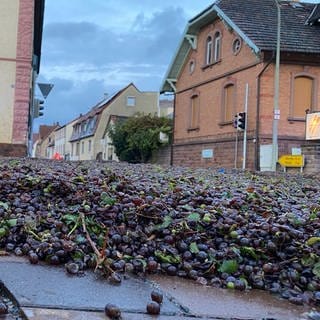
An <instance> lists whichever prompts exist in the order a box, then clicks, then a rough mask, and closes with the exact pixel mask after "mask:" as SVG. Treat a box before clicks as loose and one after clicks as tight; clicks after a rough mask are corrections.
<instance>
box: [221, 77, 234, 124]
mask: <svg viewBox="0 0 320 320" xmlns="http://www.w3.org/2000/svg"><path fill="white" fill-rule="evenodd" d="M234 105H235V86H234V84H233V83H229V84H227V85H226V86H225V87H224V89H223V104H222V118H223V119H222V121H223V122H230V121H232V120H233V115H234Z"/></svg>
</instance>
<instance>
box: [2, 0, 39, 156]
mask: <svg viewBox="0 0 320 320" xmlns="http://www.w3.org/2000/svg"><path fill="white" fill-rule="evenodd" d="M43 14H44V0H1V1H0V71H1V72H0V97H1V99H0V115H1V117H0V156H26V155H27V153H28V144H29V143H30V145H31V143H32V132H31V131H32V118H33V115H32V108H33V103H32V102H33V92H34V84H35V80H36V77H37V74H38V73H39V66H40V56H41V39H42V27H43Z"/></svg>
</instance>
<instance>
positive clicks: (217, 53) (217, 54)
mask: <svg viewBox="0 0 320 320" xmlns="http://www.w3.org/2000/svg"><path fill="white" fill-rule="evenodd" d="M220 58H221V33H220V32H219V31H217V32H216V33H215V35H214V62H217V61H219V60H220Z"/></svg>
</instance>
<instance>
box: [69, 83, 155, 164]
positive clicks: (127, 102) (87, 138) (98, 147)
mask: <svg viewBox="0 0 320 320" xmlns="http://www.w3.org/2000/svg"><path fill="white" fill-rule="evenodd" d="M158 97H159V94H158V93H157V92H142V91H139V90H138V89H137V88H136V87H135V85H134V84H132V83H131V84H129V85H128V86H127V87H125V88H123V89H122V90H120V91H119V92H117V93H116V94H114V95H112V96H110V97H107V98H105V99H103V100H102V101H101V102H99V103H98V104H97V105H96V106H94V107H93V108H92V109H91V110H90V111H89V112H88V113H86V114H84V115H81V116H80V117H79V118H78V119H77V120H76V121H75V122H74V123H73V131H72V134H71V137H70V138H69V141H70V143H71V157H70V159H71V160H117V158H116V156H115V153H114V149H113V146H112V143H111V142H110V139H109V138H108V137H107V134H106V133H107V127H108V124H109V123H110V120H111V117H112V116H113V117H115V116H116V117H130V116H133V115H134V114H137V113H144V114H157V112H158Z"/></svg>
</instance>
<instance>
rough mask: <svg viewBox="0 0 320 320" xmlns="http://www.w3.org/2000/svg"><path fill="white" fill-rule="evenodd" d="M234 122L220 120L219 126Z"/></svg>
mask: <svg viewBox="0 0 320 320" xmlns="http://www.w3.org/2000/svg"><path fill="white" fill-rule="evenodd" d="M231 124H233V121H220V122H219V126H221V127H223V126H229V125H231Z"/></svg>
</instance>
